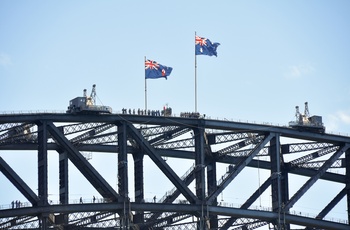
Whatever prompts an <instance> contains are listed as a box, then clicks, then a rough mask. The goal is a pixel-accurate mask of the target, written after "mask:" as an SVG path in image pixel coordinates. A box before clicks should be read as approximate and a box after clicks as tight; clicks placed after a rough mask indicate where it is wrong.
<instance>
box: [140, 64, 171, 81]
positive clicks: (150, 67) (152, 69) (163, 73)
mask: <svg viewBox="0 0 350 230" xmlns="http://www.w3.org/2000/svg"><path fill="white" fill-rule="evenodd" d="M172 70H173V68H171V67H167V66H164V65H161V64H158V63H157V62H155V61H152V60H148V59H147V60H146V61H145V77H146V79H148V78H150V79H157V78H162V77H164V78H165V79H168V78H167V76H169V75H170V73H171V71H172Z"/></svg>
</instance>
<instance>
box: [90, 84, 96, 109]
mask: <svg viewBox="0 0 350 230" xmlns="http://www.w3.org/2000/svg"><path fill="white" fill-rule="evenodd" d="M90 97H91V99H92V101H93V105H96V84H93V85H92V90H91V94H90Z"/></svg>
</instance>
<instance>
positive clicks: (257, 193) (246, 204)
mask: <svg viewBox="0 0 350 230" xmlns="http://www.w3.org/2000/svg"><path fill="white" fill-rule="evenodd" d="M274 178H276V174H273V175H271V176H270V177H269V178H267V180H266V181H265V182H264V183H263V184H262V185H261V186H260V187H259V188H258V189H257V190H256V191H255V192H254V193H253V194H252V195H251V196H250V197H249V198H248V200H247V201H246V202H244V204H242V205H241V208H242V209H248V208H249V206H250V205H252V204H253V203H254V202H255V201H256V199H258V197H259V196H260V195H261V194H263V193H264V192H265V190H266V189H267V188H268V187H269V186H270V185H271V182H272V179H274ZM236 220H237V217H232V218H230V219H228V220H227V221H226V222H225V224H224V225H222V226H221V228H220V229H222V230H225V229H229V227H231V226H232V224H233V223H234V222H235V221H236Z"/></svg>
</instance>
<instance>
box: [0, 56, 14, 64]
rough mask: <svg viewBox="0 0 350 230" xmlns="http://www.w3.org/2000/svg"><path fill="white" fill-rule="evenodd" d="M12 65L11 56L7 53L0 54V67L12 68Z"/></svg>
mask: <svg viewBox="0 0 350 230" xmlns="http://www.w3.org/2000/svg"><path fill="white" fill-rule="evenodd" d="M10 65H12V61H11V58H10V56H9V55H7V54H5V53H0V66H5V67H6V66H10Z"/></svg>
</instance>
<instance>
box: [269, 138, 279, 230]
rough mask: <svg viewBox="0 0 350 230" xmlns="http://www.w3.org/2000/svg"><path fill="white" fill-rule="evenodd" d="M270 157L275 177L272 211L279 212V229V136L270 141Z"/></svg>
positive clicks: (272, 172) (273, 181) (272, 185)
mask: <svg viewBox="0 0 350 230" xmlns="http://www.w3.org/2000/svg"><path fill="white" fill-rule="evenodd" d="M269 155H270V158H271V175H275V177H274V179H273V180H272V184H271V189H272V191H271V193H272V194H271V195H272V211H274V212H278V220H277V223H276V224H277V227H278V229H280V226H281V204H282V198H281V148H280V140H279V134H275V137H273V138H272V139H271V141H270V146H269Z"/></svg>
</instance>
